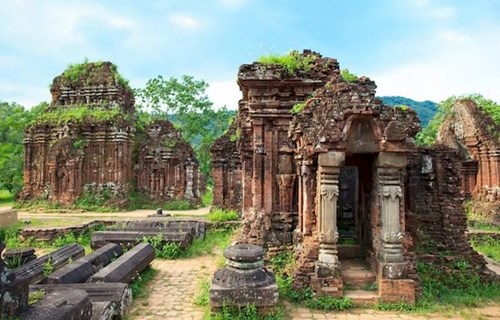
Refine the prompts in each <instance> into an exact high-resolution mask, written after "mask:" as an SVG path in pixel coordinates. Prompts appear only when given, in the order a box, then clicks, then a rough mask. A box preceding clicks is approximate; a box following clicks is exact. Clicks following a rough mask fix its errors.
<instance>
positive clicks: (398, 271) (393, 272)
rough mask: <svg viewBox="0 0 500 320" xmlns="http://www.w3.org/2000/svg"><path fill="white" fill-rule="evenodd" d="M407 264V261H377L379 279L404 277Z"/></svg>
mask: <svg viewBox="0 0 500 320" xmlns="http://www.w3.org/2000/svg"><path fill="white" fill-rule="evenodd" d="M408 268H409V265H408V263H407V262H391V263H387V262H382V261H379V265H378V271H379V278H380V279H405V278H406V276H407V273H408Z"/></svg>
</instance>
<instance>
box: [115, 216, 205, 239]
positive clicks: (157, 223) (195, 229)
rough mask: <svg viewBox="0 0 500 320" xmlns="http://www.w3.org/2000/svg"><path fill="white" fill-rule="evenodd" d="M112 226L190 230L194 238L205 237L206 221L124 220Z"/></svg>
mask: <svg viewBox="0 0 500 320" xmlns="http://www.w3.org/2000/svg"><path fill="white" fill-rule="evenodd" d="M114 228H116V229H118V230H120V229H122V230H134V229H136V228H137V229H142V228H150V229H158V228H160V229H165V230H167V229H168V230H174V231H177V232H186V231H190V232H192V234H193V237H194V238H203V237H205V231H206V222H205V221H201V220H164V219H162V220H153V219H150V220H139V221H125V222H123V223H118V224H115V226H114Z"/></svg>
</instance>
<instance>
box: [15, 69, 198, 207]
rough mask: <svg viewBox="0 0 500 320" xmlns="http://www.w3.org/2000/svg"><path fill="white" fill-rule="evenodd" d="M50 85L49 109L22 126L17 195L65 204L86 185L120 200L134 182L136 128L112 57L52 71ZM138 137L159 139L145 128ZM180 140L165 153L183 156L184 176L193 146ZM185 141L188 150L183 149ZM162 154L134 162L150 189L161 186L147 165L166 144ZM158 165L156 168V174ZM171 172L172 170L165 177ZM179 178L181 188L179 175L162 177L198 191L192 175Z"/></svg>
mask: <svg viewBox="0 0 500 320" xmlns="http://www.w3.org/2000/svg"><path fill="white" fill-rule="evenodd" d="M50 91H51V94H52V102H51V104H50V107H49V109H48V110H47V112H46V113H45V114H42V115H41V116H40V117H39V118H38V119H36V121H35V123H34V124H32V125H31V126H29V127H28V128H27V129H26V132H25V137H24V145H25V159H24V188H23V190H22V192H21V194H20V199H21V200H27V199H34V198H42V199H48V200H50V201H54V202H59V203H62V204H71V203H73V202H74V201H75V199H77V198H78V197H79V196H81V195H82V194H84V193H85V192H91V193H97V194H106V195H108V196H110V197H111V198H113V199H115V200H116V201H115V202H114V204H118V205H123V204H124V203H125V202H126V198H127V194H128V193H129V192H130V191H132V190H133V189H134V188H136V187H137V186H135V185H134V184H133V181H134V173H133V166H134V163H133V158H132V152H133V145H134V139H135V138H136V135H135V123H134V116H135V108H134V95H133V91H132V89H131V88H130V87H129V86H128V84H127V83H126V82H125V81H124V80H123V79H122V78H121V76H120V75H119V74H118V72H117V69H116V66H115V65H113V64H112V63H110V62H96V63H83V64H80V65H74V66H70V67H69V68H68V69H67V70H66V71H65V72H63V73H62V74H61V75H59V76H57V77H56V78H54V81H53V83H52V86H51V89H50ZM170 127H171V125H170ZM170 127H169V128H170ZM175 134H177V133H175ZM177 135H178V134H177ZM167 136H168V134H167V135H166V136H165V137H167ZM162 137H164V136H162ZM144 143H145V145H151V146H152V148H155V147H157V145H158V144H161V143H164V142H162V141H160V140H158V139H157V138H155V137H154V136H153V135H150V139H149V140H147V141H145V142H144ZM181 144H182V148H183V151H181V150H179V151H180V152H177V151H178V150H173V151H172V152H171V154H172V153H173V154H174V156H173V158H175V159H176V161H177V160H179V161H184V160H186V163H185V164H183V165H184V166H185V167H186V168H187V169H186V171H188V172H187V173H186V176H187V175H191V176H193V179H194V180H196V179H197V178H198V173H197V172H198V171H197V164H196V160H195V159H194V156H193V155H192V149H189V148H188V147H186V146H185V142H183V143H181ZM181 144H179V145H181ZM187 149H189V150H190V151H184V150H187ZM142 151H143V152H144V154H143V155H144V156H146V155H149V154H151V152H150V151H151V150H146V149H143V150H142ZM189 152H190V155H189V156H186V153H189ZM162 157H163V158H162V159H160V162H161V163H162V164H158V162H157V161H156V162H155V161H153V162H152V163H148V162H147V159H144V157H142V158H141V160H143V161H142V162H141V169H143V170H145V171H144V172H141V173H144V174H145V173H146V172H147V174H149V175H150V176H149V178H150V179H151V181H152V182H151V184H153V185H152V186H149V187H148V186H146V184H147V183H146V182H145V179H144V178H143V177H142V176H141V177H140V179H139V181H140V182H141V184H140V187H141V189H143V190H146V191H147V192H151V195H152V196H153V197H157V196H161V195H163V193H162V191H160V192H159V191H158V190H157V188H156V186H154V181H159V180H160V178H159V177H157V176H154V174H153V175H151V174H152V173H153V171H154V169H153V168H151V167H150V166H155V165H158V166H160V167H161V166H162V165H163V163H164V162H165V159H164V157H165V152H164V154H163V155H162ZM177 157H178V158H177ZM146 158H147V157H146ZM172 170H173V171H175V170H174V169H172ZM160 171H161V170H159V175H163V172H160ZM154 172H156V171H154ZM175 174H176V173H175V172H172V173H171V174H170V175H169V177H171V176H173V175H175ZM135 180H137V179H135ZM183 181H185V182H186V186H185V187H183V188H181V187H179V183H180V182H179V181H174V179H171V180H169V181H168V183H170V182H172V183H174V184H173V188H174V189H176V192H174V193H175V197H176V198H178V197H180V196H181V194H182V192H185V195H186V197H187V198H188V199H198V198H199V193H198V191H197V189H196V188H197V183H196V182H192V183H191V185H190V184H189V179H184V180H183ZM159 183H160V184H161V182H159ZM165 187H167V186H164V189H165ZM168 187H169V188H170V186H168ZM181 189H182V190H181ZM190 191H191V192H190ZM169 194H170V193H169Z"/></svg>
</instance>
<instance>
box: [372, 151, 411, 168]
mask: <svg viewBox="0 0 500 320" xmlns="http://www.w3.org/2000/svg"><path fill="white" fill-rule="evenodd" d="M407 164H408V159H407V156H406V153H396V152H380V153H379V154H378V157H377V160H376V162H375V165H376V166H377V167H393V168H404V167H406V165H407Z"/></svg>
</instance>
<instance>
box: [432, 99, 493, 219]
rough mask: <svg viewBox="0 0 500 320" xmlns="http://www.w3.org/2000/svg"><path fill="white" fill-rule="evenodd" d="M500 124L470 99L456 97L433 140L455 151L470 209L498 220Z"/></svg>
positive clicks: (462, 185) (463, 189) (463, 190)
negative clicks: (435, 138)
mask: <svg viewBox="0 0 500 320" xmlns="http://www.w3.org/2000/svg"><path fill="white" fill-rule="evenodd" d="M498 132H500V126H499V125H498V124H496V123H495V122H494V121H493V119H492V118H491V116H489V115H488V114H486V113H485V112H483V111H481V110H480V108H479V107H478V106H477V105H476V103H475V102H474V101H472V100H458V101H457V102H456V103H455V104H454V105H453V106H452V112H450V113H449V115H448V116H447V118H446V119H445V120H444V121H443V124H442V125H441V127H440V130H439V132H438V135H437V143H439V144H443V145H445V146H448V147H450V148H453V149H455V150H458V151H459V154H460V157H461V159H462V161H463V162H464V163H463V165H462V171H461V174H460V176H461V177H462V179H461V188H462V192H463V193H464V195H465V196H466V197H468V198H469V197H472V200H473V206H472V209H473V210H474V211H476V213H478V214H480V215H482V216H484V217H485V218H487V219H488V220H490V221H493V222H496V223H498V224H500V138H499V133H498Z"/></svg>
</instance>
